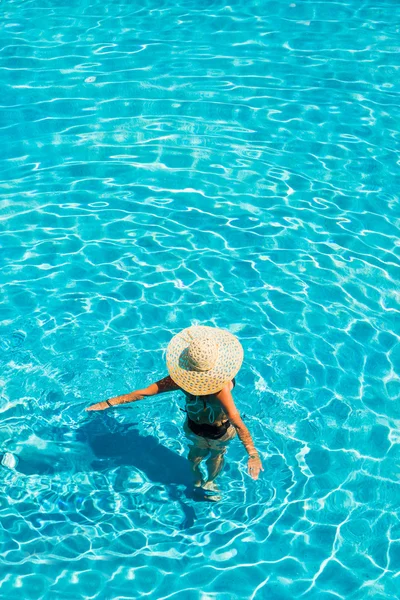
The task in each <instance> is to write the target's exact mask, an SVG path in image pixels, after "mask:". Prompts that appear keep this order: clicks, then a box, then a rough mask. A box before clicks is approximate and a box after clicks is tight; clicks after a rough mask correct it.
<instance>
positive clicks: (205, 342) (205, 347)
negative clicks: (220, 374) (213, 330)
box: [187, 336, 218, 371]
mask: <svg viewBox="0 0 400 600" xmlns="http://www.w3.org/2000/svg"><path fill="white" fill-rule="evenodd" d="M187 356H188V363H189V366H190V368H191V369H193V371H211V369H213V368H214V367H215V364H216V362H217V359H218V344H217V343H216V341H215V340H213V339H212V338H210V337H205V336H204V337H203V336H202V337H201V338H198V339H194V340H192V341H191V342H190V344H189V347H188V350H187Z"/></svg>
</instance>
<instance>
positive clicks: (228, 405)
mask: <svg viewBox="0 0 400 600" xmlns="http://www.w3.org/2000/svg"><path fill="white" fill-rule="evenodd" d="M216 396H217V398H218V400H219V401H220V403H221V406H222V408H223V409H224V411H225V414H226V416H227V417H228V419H229V421H230V422H231V423H232V425H233V426H234V428H235V429H236V431H237V434H238V436H239V439H240V441H241V442H242V444H243V446H244V447H245V448H246V451H247V454H248V455H249V459H248V462H247V467H248V470H249V475H250V477H252V478H253V479H258V476H259V474H260V471H263V470H264V469H263V468H262V464H261V460H260V457H259V456H258V452H257V450H256V447H255V446H254V442H253V438H252V437H251V434H250V431H249V430H248V429H247V427H246V425H245V424H244V423H243V421H242V419H241V417H240V413H239V411H238V409H237V408H236V406H235V402H234V400H233V398H232V394H231V392H230V390H229V386H225V387H224V388H223V389H222V390H221V391H220V392H218V394H216Z"/></svg>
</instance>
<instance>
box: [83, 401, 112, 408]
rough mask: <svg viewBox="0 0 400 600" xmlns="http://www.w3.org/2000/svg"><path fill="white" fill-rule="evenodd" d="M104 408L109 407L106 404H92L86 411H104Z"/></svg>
mask: <svg viewBox="0 0 400 600" xmlns="http://www.w3.org/2000/svg"><path fill="white" fill-rule="evenodd" d="M106 408H110V405H109V404H107V402H105V401H104V402H97V403H96V404H92V405H91V406H88V407H87V408H86V410H105V409H106Z"/></svg>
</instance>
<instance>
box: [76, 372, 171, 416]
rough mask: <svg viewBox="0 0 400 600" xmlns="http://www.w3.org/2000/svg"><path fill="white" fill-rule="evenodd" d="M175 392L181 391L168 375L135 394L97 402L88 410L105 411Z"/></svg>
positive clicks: (134, 392)
mask: <svg viewBox="0 0 400 600" xmlns="http://www.w3.org/2000/svg"><path fill="white" fill-rule="evenodd" d="M175 390H179V387H178V386H177V385H176V383H174V382H173V381H172V379H171V377H170V376H169V375H167V377H164V378H163V379H160V381H156V382H155V383H152V384H150V385H149V386H147V387H146V388H143V389H142V390H135V391H133V392H129V393H128V394H122V395H121V396H115V397H114V398H109V399H108V400H104V401H103V402H97V403H96V404H92V405H91V406H88V408H87V409H86V410H105V409H106V408H111V407H113V406H117V405H118V404H127V403H128V402H138V400H143V399H144V398H147V396H156V395H157V394H164V393H165V392H173V391H175Z"/></svg>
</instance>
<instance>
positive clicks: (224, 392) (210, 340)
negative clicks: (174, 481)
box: [86, 325, 263, 491]
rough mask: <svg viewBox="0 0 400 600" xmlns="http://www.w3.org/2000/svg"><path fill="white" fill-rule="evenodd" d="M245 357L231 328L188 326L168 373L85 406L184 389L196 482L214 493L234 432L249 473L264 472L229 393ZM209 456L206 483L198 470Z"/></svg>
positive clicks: (175, 344) (170, 354) (176, 342)
mask: <svg viewBox="0 0 400 600" xmlns="http://www.w3.org/2000/svg"><path fill="white" fill-rule="evenodd" d="M242 361H243V348H242V346H241V344H240V342H239V340H238V339H237V338H236V337H235V336H234V335H232V334H231V333H229V332H228V331H226V330H224V329H218V328H215V327H206V326H197V325H196V326H192V327H188V328H186V329H184V330H183V331H181V332H180V333H178V334H177V335H175V336H174V337H173V338H172V340H171V341H170V343H169V345H168V348H167V369H168V372H169V375H168V376H167V377H164V379H161V380H160V381H157V382H156V383H152V384H151V385H149V386H148V387H147V388H145V389H142V390H135V391H134V392H130V393H129V394H123V395H122V396H116V397H115V398H111V399H109V400H105V401H104V402H98V403H97V404H93V405H92V406H89V407H88V408H87V409H86V410H104V409H106V408H109V407H113V406H117V405H118V404H126V403H128V402H137V401H138V400H143V399H144V398H146V397H147V396H154V395H156V394H162V393H165V392H173V391H176V390H181V391H182V392H183V393H184V394H185V396H186V411H185V412H186V413H187V419H186V422H185V426H184V429H185V433H186V435H187V437H188V439H189V442H190V444H191V447H190V451H189V456H188V458H189V461H190V463H191V466H192V471H193V474H194V477H195V482H194V485H195V486H196V487H200V486H201V487H202V488H203V489H205V490H209V491H216V489H217V488H216V486H215V484H214V480H215V478H216V477H217V475H218V474H219V473H220V471H221V469H222V467H223V457H224V454H225V452H226V447H227V444H228V442H229V441H230V440H231V439H232V438H233V437H234V436H235V435H236V432H237V434H238V436H239V438H240V440H241V442H242V443H243V445H244V447H245V448H246V451H247V453H248V455H249V459H248V470H249V474H250V476H251V477H252V478H253V479H258V476H259V473H260V471H262V470H263V468H262V465H261V461H260V458H259V456H258V453H257V450H256V449H255V447H254V443H253V440H252V438H251V435H250V433H249V431H248V429H247V427H246V425H245V424H244V423H243V421H242V419H241V418H240V414H239V411H238V410H237V408H236V406H235V403H234V401H233V398H232V394H231V391H232V389H233V388H234V387H235V379H234V378H235V375H236V374H237V373H238V371H239V369H240V367H241V364H242ZM205 458H207V461H206V467H207V474H208V478H207V481H206V482H205V481H204V480H203V478H202V473H201V471H200V469H199V465H200V463H201V461H202V460H203V459H205Z"/></svg>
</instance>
